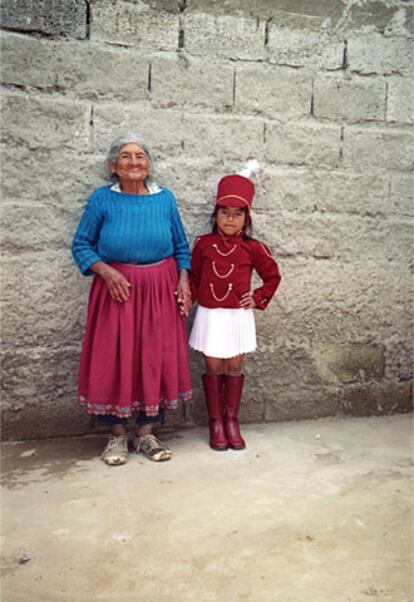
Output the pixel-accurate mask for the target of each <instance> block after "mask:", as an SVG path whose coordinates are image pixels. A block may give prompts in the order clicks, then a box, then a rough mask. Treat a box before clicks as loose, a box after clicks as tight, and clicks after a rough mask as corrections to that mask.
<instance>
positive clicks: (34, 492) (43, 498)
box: [1, 415, 413, 602]
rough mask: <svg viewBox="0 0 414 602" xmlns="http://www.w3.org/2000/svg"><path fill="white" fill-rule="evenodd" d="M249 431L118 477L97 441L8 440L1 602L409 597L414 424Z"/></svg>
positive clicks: (347, 423) (182, 442)
mask: <svg viewBox="0 0 414 602" xmlns="http://www.w3.org/2000/svg"><path fill="white" fill-rule="evenodd" d="M243 432H244V435H245V438H246V441H247V445H248V447H247V449H246V450H244V451H241V452H240V451H239V452H235V451H230V450H229V451H226V452H221V453H218V452H214V451H212V450H210V449H209V447H208V445H207V432H206V429H191V430H180V431H176V432H174V431H164V432H160V433H159V436H160V438H164V439H166V440H168V441H169V443H170V445H171V448H172V451H173V458H172V460H171V461H170V462H166V463H160V464H155V463H152V462H150V461H148V460H147V459H146V458H144V457H143V456H142V455H136V454H132V453H131V456H130V460H129V462H128V464H126V465H125V466H120V467H108V466H106V465H105V464H104V463H103V462H102V461H101V460H100V459H99V453H100V451H101V449H102V448H103V446H104V445H105V440H106V437H105V436H101V435H100V436H90V437H83V438H66V439H64V438H60V439H49V440H42V441H27V442H21V443H8V444H4V445H3V448H2V449H3V451H2V460H3V462H2V468H3V472H2V474H3V484H2V539H1V543H2V546H1V551H2V560H3V564H2V590H1V601H2V602H38V601H39V602H40V601H42V602H95V601H96V602H98V601H99V602H141V601H142V602H144V601H145V602H374V601H375V602H379V601H381V602H382V601H383V602H413V588H412V574H413V564H412V560H413V557H412V551H413V550H412V541H413V540H412V526H413V509H412V502H413V489H412V464H413V456H412V453H413V448H412V419H411V416H409V415H397V416H393V417H379V418H378V417H376V418H347V419H345V418H342V419H341V418H335V419H326V420H318V421H306V422H290V423H282V424H265V425H263V424H261V425H247V426H245V427H244V431H243Z"/></svg>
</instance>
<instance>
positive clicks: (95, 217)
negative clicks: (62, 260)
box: [72, 191, 103, 276]
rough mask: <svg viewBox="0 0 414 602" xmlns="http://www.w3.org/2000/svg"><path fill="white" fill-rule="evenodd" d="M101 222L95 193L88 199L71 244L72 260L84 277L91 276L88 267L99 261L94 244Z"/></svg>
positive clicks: (101, 214) (101, 217)
mask: <svg viewBox="0 0 414 602" xmlns="http://www.w3.org/2000/svg"><path fill="white" fill-rule="evenodd" d="M102 222H103V213H102V211H100V209H99V196H98V194H97V192H96V191H95V192H94V193H93V194H92V196H91V197H90V198H89V201H88V203H87V205H86V208H85V211H84V212H83V215H82V217H81V220H80V222H79V225H78V228H77V230H76V232H75V236H74V237H73V242H72V254H73V258H74V260H75V262H76V264H77V266H78V268H79V270H80V271H81V273H82V274H83V275H84V276H90V275H92V274H93V272H92V271H91V270H90V269H89V267H90V266H91V265H92V264H94V263H96V262H97V261H101V258H100V257H99V255H98V254H97V252H96V244H97V242H98V238H99V232H100V229H101V226H102Z"/></svg>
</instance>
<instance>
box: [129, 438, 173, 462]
mask: <svg viewBox="0 0 414 602" xmlns="http://www.w3.org/2000/svg"><path fill="white" fill-rule="evenodd" d="M133 445H134V448H135V451H136V453H137V454H138V453H139V452H142V453H143V454H144V455H145V456H146V457H147V458H148V459H149V460H152V461H153V462H165V461H166V460H169V459H170V458H171V450H170V449H168V447H167V446H166V445H165V443H162V441H160V440H159V439H157V437H155V436H154V435H144V436H143V437H136V438H135V439H134V442H133Z"/></svg>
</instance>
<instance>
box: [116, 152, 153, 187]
mask: <svg viewBox="0 0 414 602" xmlns="http://www.w3.org/2000/svg"><path fill="white" fill-rule="evenodd" d="M109 168H110V170H111V172H112V173H116V174H117V176H118V178H119V179H120V181H121V183H122V182H140V181H142V182H143V181H144V180H145V178H146V177H147V176H148V169H149V162H148V157H147V155H146V154H145V152H144V151H143V149H142V148H141V147H140V146H139V145H138V144H136V143H135V142H130V143H128V144H125V146H123V147H122V148H121V150H120V151H119V154H118V157H117V158H116V161H115V162H112V161H109Z"/></svg>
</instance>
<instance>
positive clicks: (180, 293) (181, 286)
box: [175, 269, 191, 316]
mask: <svg viewBox="0 0 414 602" xmlns="http://www.w3.org/2000/svg"><path fill="white" fill-rule="evenodd" d="M175 294H176V295H177V302H178V305H179V306H180V313H181V314H182V315H184V316H188V312H189V310H190V307H191V291H190V282H189V278H188V271H187V270H185V269H184V270H181V272H180V277H179V279H178V285H177V290H176V292H175Z"/></svg>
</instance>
